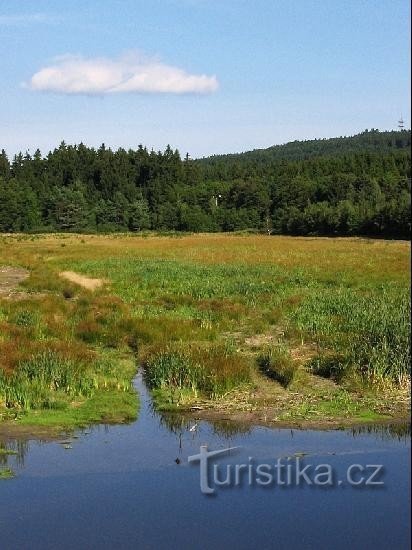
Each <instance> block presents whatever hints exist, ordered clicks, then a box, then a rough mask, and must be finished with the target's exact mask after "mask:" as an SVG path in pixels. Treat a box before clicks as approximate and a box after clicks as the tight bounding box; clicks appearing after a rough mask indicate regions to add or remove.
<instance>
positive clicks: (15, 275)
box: [0, 266, 30, 298]
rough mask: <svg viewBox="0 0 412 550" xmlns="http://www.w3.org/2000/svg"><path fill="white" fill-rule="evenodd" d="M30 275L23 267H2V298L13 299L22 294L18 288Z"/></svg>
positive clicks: (0, 286) (0, 277)
mask: <svg viewBox="0 0 412 550" xmlns="http://www.w3.org/2000/svg"><path fill="white" fill-rule="evenodd" d="M29 274H30V273H29V272H28V271H27V270H26V269H22V268H21V267H11V266H0V298H11V297H13V296H16V295H18V294H20V292H19V290H18V289H17V287H18V285H19V283H21V282H22V281H24V280H25V279H27V277H28V276H29Z"/></svg>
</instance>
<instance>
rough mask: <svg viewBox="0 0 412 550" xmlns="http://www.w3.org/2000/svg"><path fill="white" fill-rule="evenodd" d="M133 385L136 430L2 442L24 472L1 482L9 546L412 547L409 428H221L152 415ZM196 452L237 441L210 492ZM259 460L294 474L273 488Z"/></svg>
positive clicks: (0, 525)
mask: <svg viewBox="0 0 412 550" xmlns="http://www.w3.org/2000/svg"><path fill="white" fill-rule="evenodd" d="M136 389H137V391H138V392H139V394H140V403H141V408H140V413H139V417H138V420H137V421H136V422H134V423H132V424H130V425H121V426H95V427H93V428H90V429H87V430H84V431H83V432H78V433H77V435H76V436H75V437H71V438H68V440H64V441H61V442H51V443H50V442H48V443H44V442H41V441H36V440H31V441H28V442H27V441H17V440H7V441H2V443H5V444H6V445H7V446H8V447H10V448H13V449H15V450H16V451H17V454H16V455H10V456H9V457H7V464H8V465H9V466H10V467H11V468H12V469H13V470H14V471H15V472H16V477H15V478H14V479H11V480H2V481H0V549H1V550H3V549H5V550H9V549H10V550H11V549H19V550H21V549H26V548H27V549H30V550H33V549H42V550H44V549H49V548H50V549H56V548H59V549H66V548H67V549H83V548H84V549H94V548H98V549H105V548H116V549H119V548H125V549H129V548H139V549H140V548H153V549H163V548H165V549H166V548H167V549H174V548H179V549H180V548H182V549H186V548H189V549H190V548H194V549H197V548H199V549H209V548H214V549H216V548H217V549H219V548H225V549H231V548H236V549H243V548H244V549H251V548H259V549H261V548H262V549H263V548H277V549H283V548H284V549H292V550H293V549H295V548H296V549H301V548H302V549H312V548H313V549H325V550H326V549H327V550H329V549H331V548H334V549H341V548H342V549H344V548H345V549H346V548H351V549H352V550H355V549H362V550H364V549H368V548H371V549H374V550H376V549H385V550H386V549H388V548H396V549H397V550H400V549H403V548H405V549H406V548H409V536H410V533H409V529H408V524H409V516H410V500H409V483H410V481H409V473H410V472H409V454H410V439H409V431H410V430H409V428H408V427H405V426H404V427H402V426H399V425H398V426H394V427H388V426H376V427H369V428H368V429H354V430H345V431H309V430H307V431H305V430H290V429H269V428H262V427H256V428H250V427H247V426H242V425H236V424H233V423H228V422H224V421H221V422H219V423H215V424H213V423H209V422H203V421H196V420H195V419H190V420H188V419H187V418H183V417H180V416H178V415H160V414H158V413H156V412H155V411H154V410H153V407H152V404H151V400H150V396H149V394H148V392H147V390H146V388H145V386H144V383H143V381H142V379H141V376H140V375H139V376H137V378H136ZM201 445H207V446H208V449H209V450H225V449H228V448H229V447H231V448H232V447H237V448H236V449H233V450H231V451H227V452H223V453H222V454H221V455H219V457H216V458H214V459H213V460H212V459H210V463H211V465H210V468H209V470H208V477H207V483H208V486H209V488H210V489H212V490H214V494H213V495H205V494H203V493H202V492H201V488H200V467H199V462H195V463H191V464H189V463H188V457H189V456H191V455H197V454H199V449H200V446H201ZM0 459H1V457H0ZM278 459H280V461H281V462H280V463H279V462H276V461H277V460H278ZM3 460H5V459H4V457H3ZM262 464H264V465H267V466H268V467H270V468H272V466H274V465H275V464H278V466H279V464H281V465H283V470H282V469H281V468H282V466H279V467H278V469H277V470H276V468H274V470H273V472H275V470H276V472H279V471H282V473H283V474H285V475H284V476H283V477H282V476H281V478H279V477H277V478H276V479H275V477H276V476H275V475H273V482H272V483H270V484H269V483H268V484H267V485H265V486H264V485H263V483H262V484H261V483H260V481H268V477H267V476H266V477H264V476H263V475H261V476H259V475H258V474H257V466H258V465H262ZM321 464H322V465H325V464H327V465H329V466H330V468H331V470H333V480H332V481H333V483H331V484H323V485H320V484H314V483H313V484H312V485H309V484H307V483H306V482H305V481H304V479H303V478H301V483H300V484H299V485H298V484H297V482H296V475H297V472H298V471H299V469H301V468H303V467H304V466H309V469H308V472H309V474H310V481H312V482H313V481H314V471H315V468H316V467H317V466H319V465H321ZM214 465H216V466H215V469H214ZM241 465H244V467H243V468H242V467H240V466H241ZM288 465H289V466H288ZM354 465H355V466H354ZM370 465H382V469H381V470H380V471H379V472H378V474H377V475H376V481H379V482H381V484H380V485H365V483H359V481H360V479H361V477H362V476H363V477H364V478H365V479H366V478H367V477H369V475H370V474H371V473H372V469H371V466H370ZM351 467H352V470H350V471H351V475H350V480H351V482H352V481H354V482H356V483H358V484H357V485H356V486H355V485H352V484H349V483H348V473H347V472H348V469H350V468H351ZM359 467H362V468H365V471H364V472H361V471H360V469H359ZM236 468H238V474H237V475H238V477H237V478H236ZM319 468H321V467H320V466H319ZM322 468H324V467H322ZM271 471H272V470H271ZM319 471H320V470H319ZM322 471H324V470H322ZM216 472H217V473H216ZM287 475H289V478H287ZM225 480H227V481H228V484H226V485H221V484H220V485H219V484H218V482H220V483H223V482H224V481H225ZM258 480H259V481H258ZM281 481H284V482H285V483H284V484H283V485H282V484H281ZM322 481H325V476H324V478H322ZM339 481H341V482H342V483H339ZM215 482H216V483H215Z"/></svg>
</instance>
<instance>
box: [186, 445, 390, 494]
mask: <svg viewBox="0 0 412 550" xmlns="http://www.w3.org/2000/svg"><path fill="white" fill-rule="evenodd" d="M237 449H239V447H228V448H226V449H219V450H216V451H209V450H208V447H207V445H202V446H201V447H200V452H199V454H197V455H192V456H189V457H188V462H189V463H192V464H196V463H199V466H200V490H201V492H202V493H203V494H205V495H214V494H216V490H217V489H219V488H220V487H242V486H250V487H252V486H256V487H272V488H273V487H277V486H278V487H299V486H302V485H307V486H315V487H343V486H350V487H382V486H383V485H384V481H383V479H382V478H383V476H384V473H385V470H384V467H383V465H382V464H365V465H363V464H350V465H349V466H348V467H347V468H346V471H345V475H344V476H343V477H344V479H340V478H338V475H337V472H336V471H335V469H334V468H333V466H332V465H331V464H327V463H325V464H316V465H315V464H311V463H306V461H305V460H304V458H303V457H287V458H278V459H276V460H275V461H274V462H273V463H270V464H268V463H265V464H262V463H256V461H255V460H254V458H253V457H249V458H248V461H247V463H246V462H243V463H239V464H233V463H230V464H225V465H222V464H219V463H217V462H216V460H217V459H218V458H220V457H223V456H225V455H226V456H227V455H229V454H233V452H235V451H236V450H237Z"/></svg>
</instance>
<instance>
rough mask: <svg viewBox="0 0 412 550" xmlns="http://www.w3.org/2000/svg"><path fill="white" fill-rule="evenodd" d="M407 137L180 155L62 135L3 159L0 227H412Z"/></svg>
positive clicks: (405, 233) (404, 231) (373, 134)
mask: <svg viewBox="0 0 412 550" xmlns="http://www.w3.org/2000/svg"><path fill="white" fill-rule="evenodd" d="M410 160H411V159H410V132H409V131H401V132H379V131H377V130H371V131H366V132H363V133H362V134H359V135H358V136H354V137H350V138H334V139H325V140H313V141H306V142H293V143H289V144H286V145H283V146H275V147H271V148H269V149H265V150H256V151H251V152H248V153H243V154H239V155H224V156H213V157H209V158H207V159H201V160H197V161H194V160H191V159H190V158H189V157H188V156H186V157H185V158H184V159H182V158H181V157H180V155H179V152H178V151H175V150H172V149H171V148H170V147H169V146H168V147H167V148H166V150H165V151H164V152H155V151H148V150H147V149H146V148H144V147H142V146H139V147H138V149H137V150H129V151H125V150H124V149H118V150H117V151H112V150H111V149H108V148H106V147H105V146H104V145H102V146H101V147H100V148H99V149H97V150H96V149H93V148H89V147H86V146H85V145H83V144H80V145H76V146H71V145H66V144H65V143H64V142H63V143H61V145H60V146H59V147H58V148H57V149H55V150H54V151H52V152H50V153H49V154H48V155H47V156H46V157H42V155H41V153H40V151H36V152H35V153H34V154H33V155H29V154H28V153H27V154H25V155H23V154H18V155H16V156H15V157H14V158H13V159H12V160H11V161H9V159H8V158H7V155H6V153H5V152H4V151H2V153H1V154H0V231H2V232H14V231H79V232H81V231H84V232H86V231H87V232H94V231H102V232H110V231H126V230H130V231H140V230H144V229H155V230H177V231H233V230H242V229H255V230H260V231H267V232H270V233H289V234H301V235H360V234H364V235H375V236H378V235H381V236H391V237H392V236H393V237H409V234H410V223H411V222H410V192H411V190H410V182H411V179H410V178H411V162H410Z"/></svg>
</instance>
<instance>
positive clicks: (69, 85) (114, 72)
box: [28, 53, 218, 95]
mask: <svg viewBox="0 0 412 550" xmlns="http://www.w3.org/2000/svg"><path fill="white" fill-rule="evenodd" d="M28 87H29V88H31V89H32V90H35V91H49V92H55V93H61V94H91V95H102V94H115V93H121V92H134V93H171V94H186V93H194V94H207V93H212V92H214V91H216V90H217V88H218V81H217V79H216V77H215V76H207V75H204V74H202V75H193V74H189V73H187V72H186V71H184V70H183V69H179V68H178V67H173V66H171V65H166V64H165V63H163V62H162V61H160V60H159V59H157V58H147V57H144V56H142V55H140V54H135V53H133V54H127V55H124V56H122V57H120V58H118V59H114V60H113V59H107V58H103V57H101V58H85V57H82V56H77V55H76V56H74V55H66V56H63V57H59V58H56V59H55V60H54V63H53V64H52V65H49V66H47V67H44V68H43V69H40V70H39V71H38V72H36V73H35V74H34V75H33V76H32V77H31V79H30V82H29V83H28Z"/></svg>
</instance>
